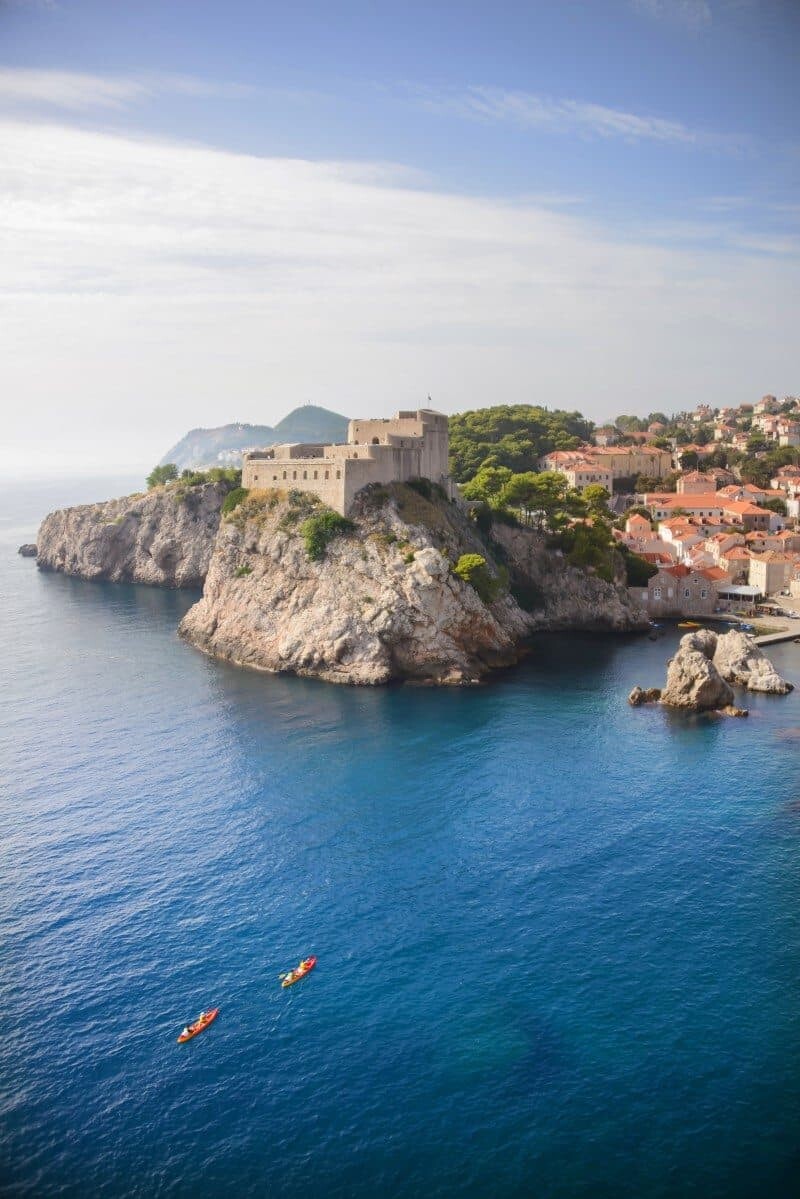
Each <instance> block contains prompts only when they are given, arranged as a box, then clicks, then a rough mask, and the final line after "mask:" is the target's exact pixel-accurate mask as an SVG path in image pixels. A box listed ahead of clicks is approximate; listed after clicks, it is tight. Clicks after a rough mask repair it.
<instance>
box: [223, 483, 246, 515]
mask: <svg viewBox="0 0 800 1199" xmlns="http://www.w3.org/2000/svg"><path fill="white" fill-rule="evenodd" d="M249 494H250V492H249V491H248V490H247V488H246V487H234V489H233V491H229V492H228V494H227V495H226V496H225V499H224V500H223V501H222V515H223V516H227V515H228V513H229V512H233V510H234V508H238V507H239V505H240V504H241V502H242V500H246V499H247V497H248V495H249Z"/></svg>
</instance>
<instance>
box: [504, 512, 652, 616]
mask: <svg viewBox="0 0 800 1199" xmlns="http://www.w3.org/2000/svg"><path fill="white" fill-rule="evenodd" d="M492 539H493V541H494V542H495V543H496V544H497V545H498V546H499V548H500V550H501V551H502V553H503V561H504V563H505V565H506V566H507V567H508V569H509V571H510V572H511V576H512V582H513V583H514V584H515V588H514V589H515V594H517V595H518V596H519V599H520V602H521V603H523V604H524V606H525V610H526V612H527V613H528V615H529V617H530V625H531V628H532V629H534V630H548V631H556V630H573V629H580V630H583V631H586V632H596V633H605V632H613V633H623V632H634V631H639V630H642V631H645V630H647V629H648V628H649V627H650V621H649V617H648V615H647V612H646V611H645V609H644V608H642V607H641V606H640V605H638V604H637V603H635V602H634V601H633V600H632V599H631V596H630V593H629V591H628V588H627V585H626V581H625V569H624V564H623V562H622V559H621V558H619V556H618V555H617V558H618V561H617V564H616V565H617V567H618V572H617V574H616V575H615V578H614V581H613V582H606V580H605V579H601V578H600V577H599V576H598V575H596V574H592V573H589V572H588V571H587V570H585V569H582V568H580V567H577V566H571V565H570V564H569V562H567V561H566V559H565V558H564V557H563V556H562V555H561V554H559V553H558V552H557V551H552V550H548V549H547V548H546V538H545V537H543V536H542V534H540V533H537V532H535V531H534V530H533V529H523V528H519V527H516V526H513V525H504V524H501V523H495V525H494V526H493V528H492Z"/></svg>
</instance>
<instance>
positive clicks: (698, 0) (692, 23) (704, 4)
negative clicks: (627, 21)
mask: <svg viewBox="0 0 800 1199" xmlns="http://www.w3.org/2000/svg"><path fill="white" fill-rule="evenodd" d="M631 7H632V8H633V10H634V12H639V13H643V14H645V15H646V16H648V17H655V18H656V19H658V20H663V21H667V22H669V23H671V24H673V25H680V26H683V27H684V28H686V29H691V30H698V29H705V28H706V27H707V26H709V25H710V24H711V22H712V20H713V14H712V12H711V5H710V4H709V3H708V0H631Z"/></svg>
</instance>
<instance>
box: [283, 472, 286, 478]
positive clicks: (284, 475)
mask: <svg viewBox="0 0 800 1199" xmlns="http://www.w3.org/2000/svg"><path fill="white" fill-rule="evenodd" d="M283 477H284V479H285V478H286V471H284V472H283Z"/></svg>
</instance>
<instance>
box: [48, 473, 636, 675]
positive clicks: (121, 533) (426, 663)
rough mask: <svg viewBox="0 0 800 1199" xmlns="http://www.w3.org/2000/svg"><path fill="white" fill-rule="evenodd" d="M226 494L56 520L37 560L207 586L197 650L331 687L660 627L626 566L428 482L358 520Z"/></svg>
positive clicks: (383, 498)
mask: <svg viewBox="0 0 800 1199" xmlns="http://www.w3.org/2000/svg"><path fill="white" fill-rule="evenodd" d="M229 496H230V497H231V499H233V498H235V497H232V495H231V488H230V487H229V486H227V485H226V484H224V483H204V484H202V485H200V486H195V487H181V485H180V483H177V484H171V485H168V486H162V487H158V488H155V489H153V490H152V491H150V492H148V493H145V494H142V495H136V496H131V497H127V498H126V499H118V500H110V501H108V502H107V503H100V504H93V505H81V506H79V507H75V508H69V509H64V510H61V511H58V512H53V513H51V514H50V515H49V516H47V517H46V518H45V520H44V521H43V523H42V526H41V528H40V530H39V535H38V538H37V546H38V556H37V565H38V567H39V568H40V569H41V570H53V571H60V572H63V573H65V574H68V575H72V576H75V577H79V578H84V579H96V580H110V581H114V582H133V583H147V584H154V585H159V586H166V587H198V586H202V587H203V595H202V598H201V599H200V600H199V602H198V603H196V604H195V605H194V606H193V607H192V608H191V609H190V610H189V611H188V612H187V613H186V615H185V616H184V618H183V620H182V621H181V624H180V628H179V632H180V635H181V636H182V637H183V638H184V639H185V640H186V641H187V642H189V643H190V644H192V645H194V646H196V647H197V648H198V649H201V650H202V651H203V652H205V653H207V654H209V655H210V656H213V657H216V658H220V659H224V660H226V661H229V662H232V663H235V664H237V665H240V666H245V667H250V668H252V669H256V670H263V671H268V672H273V673H293V674H297V675H304V676H309V677H316V678H320V679H324V680H326V681H329V682H341V683H353V684H380V683H388V682H391V681H412V682H418V683H432V684H469V683H475V682H478V681H480V679H482V678H484V677H485V676H486V675H487V674H488V673H489V672H491V671H492V670H496V669H498V668H500V667H505V666H510V665H513V664H514V663H515V662H517V661H519V660H520V659H521V658H522V657H523V656H524V655H525V654H526V652H527V643H528V640H529V638H530V636H531V634H533V633H536V632H544V631H548V630H568V629H576V630H586V631H596V632H629V631H634V630H642V629H645V628H646V627H647V616H646V614H645V612H644V611H643V610H642V609H641V608H639V607H638V606H637V605H636V603H635V602H634V601H633V600H632V599H631V597H630V595H629V593H628V591H627V588H626V586H625V574H624V565H623V563H622V561H621V560H620V562H619V573H618V576H617V577H615V579H614V581H612V582H607V581H605V580H603V579H601V578H600V577H599V576H597V575H596V574H594V573H593V572H592V571H591V570H587V569H584V568H580V567H576V566H572V565H570V564H569V563H568V562H567V561H566V560H565V559H564V557H563V556H562V555H561V554H559V553H558V552H557V551H554V550H552V549H549V548H548V547H547V543H546V538H545V537H544V536H543V535H541V534H539V533H537V532H535V531H534V530H533V529H528V528H523V527H518V526H510V525H505V524H502V523H499V524H496V525H494V526H493V527H492V528H491V529H490V530H488V531H481V530H480V529H479V528H478V527H477V526H476V524H475V522H474V521H472V520H470V519H469V517H468V515H467V514H466V513H465V512H464V511H463V509H462V508H461V507H460V506H459V505H458V504H456V503H453V502H452V501H450V500H448V499H447V498H446V497H445V496H444V495H443V494H441V493H440V492H439V491H438V489H437V488H436V487H435V485H431V484H429V483H428V482H427V481H426V480H418V481H416V483H414V484H412V483H393V484H390V485H388V486H374V487H368V488H365V489H364V491H363V492H362V493H360V494H359V495H358V496H357V498H356V502H355V503H354V505H353V506H352V510H351V511H350V512H349V514H348V517H347V519H344V518H340V517H338V515H337V514H335V513H333V512H332V511H331V510H330V509H327V508H325V507H324V505H322V504H320V503H319V501H318V500H316V499H315V497H313V496H310V495H309V494H308V493H307V492H306V493H299V492H291V491H289V492H283V491H278V490H275V491H251V492H250V493H249V494H247V495H244V496H243V497H242V499H241V502H239V503H238V504H236V505H235V506H234V505H232V504H231V502H230V500H229V501H228V505H227V507H228V508H229V509H230V510H229V511H223V507H224V506H225V501H226V498H227V497H229ZM312 534H314V535H312ZM476 560H478V561H479V562H480V563H482V565H479V566H478V567H477V569H474V566H475V562H476ZM464 561H468V562H470V563H471V564H472V566H473V569H472V570H470V571H466V570H463V569H460V567H461V565H462V564H463V562H464Z"/></svg>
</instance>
